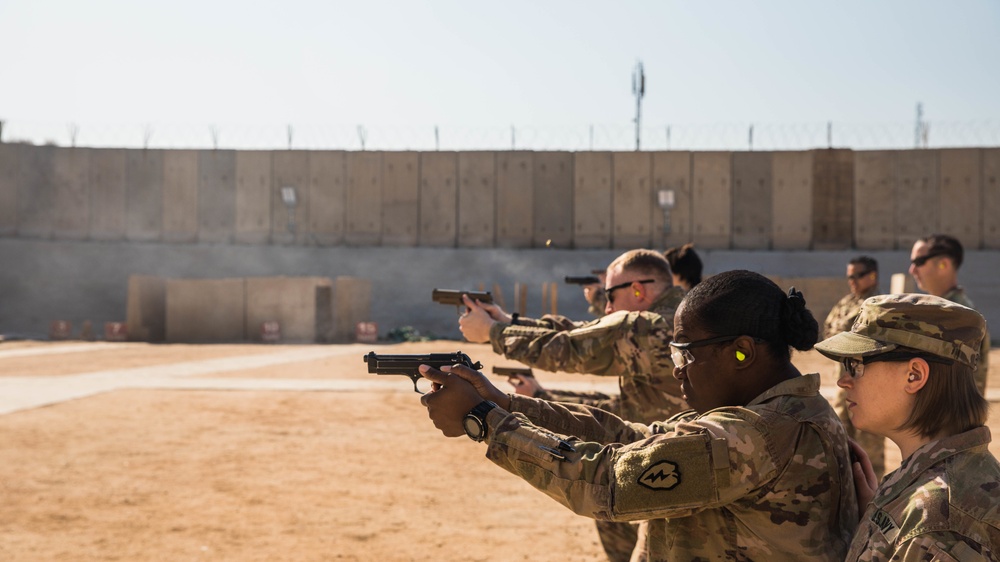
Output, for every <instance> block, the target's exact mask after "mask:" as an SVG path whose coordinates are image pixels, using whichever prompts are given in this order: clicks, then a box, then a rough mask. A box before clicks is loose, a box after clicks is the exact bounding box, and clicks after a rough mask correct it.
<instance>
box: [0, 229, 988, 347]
mask: <svg viewBox="0 0 1000 562" xmlns="http://www.w3.org/2000/svg"><path fill="white" fill-rule="evenodd" d="M620 253H621V250H618V249H602V250H567V249H559V248H548V249H546V248H537V249H481V248H423V247H416V248H385V247H374V248H373V247H362V248H350V247H345V246H341V247H333V248H331V247H320V246H307V247H289V246H279V245H272V244H264V245H241V244H237V245H223V244H198V243H195V244H167V243H135V242H129V241H111V242H102V243H97V244H95V243H91V242H86V241H68V240H40V239H27V238H24V239H15V238H0V263H2V264H4V267H0V296H2V298H0V334H4V335H6V336H8V337H16V336H19V335H20V336H26V337H38V338H43V339H44V338H45V337H47V334H48V328H49V325H50V324H51V322H52V321H53V320H68V321H70V322H72V324H73V325H74V326H80V325H81V324H82V323H83V322H84V321H85V320H89V321H91V322H92V323H93V324H94V325H95V326H100V325H103V323H104V322H106V321H119V322H120V321H123V320H126V317H127V310H126V307H127V304H128V300H129V298H130V297H132V295H133V292H132V291H130V286H129V278H130V276H132V275H137V274H138V275H145V276H151V277H155V278H161V279H163V278H167V279H192V278H194V279H208V278H213V279H232V278H248V277H265V276H288V277H300V276H301V277H327V278H330V279H335V278H337V277H352V278H356V279H360V280H369V281H370V293H366V292H362V289H357V292H356V291H355V289H354V288H348V290H346V291H344V290H340V291H339V292H338V296H337V298H340V299H345V300H347V301H352V299H358V300H359V301H364V299H369V298H370V316H368V317H367V318H362V319H363V320H370V321H374V322H377V323H378V326H379V333H380V334H382V335H383V336H384V335H385V334H387V333H388V332H389V331H390V330H392V329H394V328H398V327H401V326H413V327H415V328H417V329H418V330H420V331H421V332H422V333H424V334H433V335H436V336H439V337H448V338H454V339H459V340H460V339H461V333H460V332H459V331H458V317H457V315H456V310H455V308H454V307H450V306H441V305H439V304H435V303H433V302H431V298H430V292H431V289H433V288H435V287H438V288H479V287H484V288H486V289H491V290H492V289H493V287H494V286H496V287H499V288H500V289H501V291H502V293H503V295H504V297H506V301H505V304H506V305H507V309H508V310H510V309H512V308H513V306H514V299H513V294H514V293H513V288H514V286H515V284H516V283H517V284H521V285H523V286H525V287H527V314H528V315H529V316H536V317H537V316H539V315H541V314H544V313H547V312H550V309H546V310H543V309H542V306H541V294H542V291H541V287H542V285H543V284H548V283H553V282H555V283H558V286H559V289H560V290H559V291H558V297H557V299H556V300H557V306H558V312H559V313H560V314H564V315H566V316H568V317H570V318H573V319H576V320H587V319H589V318H590V315H589V314H588V313H587V306H586V303H585V302H584V300H583V296H582V294H581V292H580V290H579V288H578V287H572V286H567V285H564V284H563V283H562V280H563V277H564V276H566V275H580V274H586V273H587V272H588V271H589V270H590V269H591V268H594V267H602V266H604V265H607V264H608V263H610V262H611V260H613V259H614V258H615V257H616V256H618V255H619V254H620ZM860 253H861V252H860V251H858V250H845V251H818V250H800V251H759V250H749V251H736V250H699V255H700V256H701V258H702V260H703V262H704V264H705V274H706V275H710V274H714V273H718V272H720V271H725V270H729V269H749V270H752V271H757V272H759V273H762V274H766V275H772V276H777V277H780V278H783V279H788V280H789V281H787V283H788V284H794V285H795V286H796V287H797V288H799V289H800V290H802V291H803V293H804V294H805V295H806V300H807V303H808V305H809V308H810V309H811V310H813V312H814V313H815V315H816V316H817V318H818V319H821V318H823V317H825V315H826V313H827V312H828V311H829V309H828V305H829V304H830V301H831V300H835V298H839V297H840V296H842V295H843V294H844V293H846V292H847V283H846V281H845V280H844V271H845V268H846V264H847V262H848V260H850V259H851V258H853V257H855V256H856V255H858V254H860ZM866 253H870V254H871V255H872V257H874V258H875V259H877V260H878V262H879V271H880V272H881V278H882V281H881V289H882V290H883V291H888V290H889V278H890V276H891V275H892V274H893V273H903V272H905V271H906V269H907V267H908V265H909V248H906V249H900V250H894V251H873V252H866ZM997 271H1000V251H984V250H973V251H969V252H966V257H965V263H964V264H963V265H962V269H961V271H960V275H959V277H960V280H961V282H962V285H964V286H965V287H966V289H967V290H968V293H969V295H970V297H971V298H972V299H974V302H975V303H976V305H977V307H978V308H979V310H980V311H982V312H983V314H984V315H985V316H986V319H987V321H988V322H989V323H990V325H993V326H995V325H1000V284H998V283H996V272H997ZM907 277H908V276H907ZM800 278H802V279H815V278H827V279H828V280H829V283H831V285H832V288H831V289H829V290H827V289H823V288H822V286H821V287H820V289H817V288H815V287H810V285H808V281H799V279H800ZM782 286H783V288H785V289H787V288H788V287H786V286H784V285H782ZM339 288H340V286H339V285H338V286H337V289H339ZM154 289H155V288H149V290H150V291H153V290H154ZM142 290H146V289H145V288H141V289H140V291H142ZM234 291H235V292H237V293H239V294H242V291H240V290H239V288H238V287H237V288H236V289H234ZM141 294H144V293H141ZM141 294H140V296H141ZM495 294H496V293H495ZM352 295H353V296H352ZM369 295H370V296H369ZM226 297H227V295H222V296H220V297H219V298H220V299H222V298H226ZM330 300H331V298H330V297H329V296H328V297H327V302H330ZM199 302H200V303H201V306H203V307H206V309H210V310H215V309H218V308H225V307H226V306H228V305H226V304H225V302H223V301H221V300H220V301H218V302H216V301H215V300H213V299H212V298H207V299H204V300H201V301H199ZM348 305H350V302H348ZM240 310H241V309H240ZM203 313H204V311H198V310H191V311H190V314H191V315H192V316H190V318H192V319H193V320H198V318H201V317H203V316H204V314H203ZM161 314H165V313H161ZM359 316H361V315H360V314H359ZM143 318H144V320H142V321H141V323H140V324H139V325H140V326H143V325H153V324H155V318H156V314H155V313H152V312H151V313H147V314H146V315H145V316H143ZM147 319H148V320H147ZM128 321H129V323H130V324H132V323H134V322H135V321H134V320H132V316H131V314H128ZM341 321H343V317H342V316H341ZM331 323H332V322H331ZM328 324H329V323H328ZM164 325H165V324H164ZM243 326H244V325H243V323H240V335H241V336H242V331H243V329H244V328H243ZM341 326H347V327H348V328H349V327H350V322H349V321H348V322H345V323H344V324H342V325H341ZM227 329H232V330H234V331H235V328H233V327H232V326H230V327H229V328H227ZM342 329H343V328H342ZM132 331H133V328H132V325H130V326H129V332H130V333H131V332H132ZM997 332H1000V330H994V338H1000V333H997ZM232 335H233V337H234V338H235V337H236V336H235V334H232ZM450 351H454V350H450Z"/></svg>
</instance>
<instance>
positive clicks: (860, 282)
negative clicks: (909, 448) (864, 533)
mask: <svg viewBox="0 0 1000 562" xmlns="http://www.w3.org/2000/svg"><path fill="white" fill-rule="evenodd" d="M847 285H848V286H849V287H850V288H851V292H850V293H848V294H846V295H844V298H842V299H840V300H839V301H837V304H835V305H834V306H833V309H832V310H830V314H828V315H827V317H826V322H824V323H823V334H824V335H823V337H824V338H832V337H833V336H835V335H837V334H839V333H841V332H849V331H851V326H853V325H854V321H855V320H857V319H858V313H859V312H861V303H863V302H864V301H865V299H867V298H868V297H872V296H875V295H877V294H878V292H879V291H878V262H877V261H875V258H872V257H869V256H858V257H856V258H854V259H852V260H851V261H849V262H848V263H847ZM843 374H844V366H843V365H840V366H839V367H838V376H837V378H838V379H839V378H840V377H841V376H843ZM834 409H835V410H836V411H837V415H838V416H839V417H840V421H842V422H843V423H844V429H846V430H847V436H848V437H850V438H851V439H854V440H855V441H857V442H858V444H860V445H861V446H862V447H863V448H864V449H865V451H866V452H867V453H868V457H869V458H870V459H871V462H872V467H873V469H874V471H875V476H876V477H877V478H879V479H881V478H882V475H883V474H885V437H882V436H881V435H872V434H871V433H868V432H865V431H859V430H858V429H857V428H855V427H854V424H853V423H851V416H850V414H849V413H848V408H847V402H846V400H845V399H844V389H843V388H841V389H840V391H838V392H837V398H836V400H835V401H834Z"/></svg>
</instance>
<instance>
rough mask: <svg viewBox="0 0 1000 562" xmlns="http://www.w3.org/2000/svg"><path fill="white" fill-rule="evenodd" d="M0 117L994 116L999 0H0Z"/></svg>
mask: <svg viewBox="0 0 1000 562" xmlns="http://www.w3.org/2000/svg"><path fill="white" fill-rule="evenodd" d="M0 53H2V55H0V119H4V120H6V121H7V123H8V131H10V130H12V129H13V128H14V127H15V126H16V125H17V124H18V123H26V122H33V123H56V124H60V126H64V125H63V124H65V123H70V122H75V123H81V124H82V125H81V127H83V128H84V129H85V128H86V127H87V126H89V125H88V124H100V125H109V126H111V125H113V126H119V125H120V126H132V125H136V124H142V123H155V124H160V125H161V126H162V125H163V124H190V125H203V124H209V123H230V124H242V125H251V126H256V125H258V124H260V125H264V124H266V125H272V126H273V125H282V126H283V125H284V124H288V123H294V124H297V125H299V126H304V125H307V124H331V125H345V126H346V125H350V126H351V127H354V126H356V125H358V124H364V125H366V126H369V127H373V128H378V127H388V128H401V127H427V126H433V125H441V126H442V127H448V126H464V127H503V128H509V127H510V126H512V125H514V126H517V127H539V128H558V127H567V126H570V127H578V126H587V125H591V124H594V125H599V126H600V125H608V126H617V125H622V126H628V125H629V124H630V123H631V120H632V119H633V117H634V115H635V101H634V98H633V95H632V90H631V74H632V71H633V68H634V66H635V64H636V61H637V60H639V59H641V60H642V62H643V64H644V65H645V72H646V97H645V99H644V102H643V121H644V124H646V125H649V126H665V125H668V124H675V125H676V124H715V123H751V122H757V123H825V122H827V121H834V122H837V123H843V122H847V123H887V122H891V123H912V122H913V121H914V118H915V117H914V116H915V106H916V104H917V102H922V103H923V106H924V113H925V118H926V119H927V120H929V121H931V122H935V121H977V122H978V121H990V120H992V121H994V122H996V121H997V120H1000V1H998V0H976V1H973V0H969V1H965V0H955V1H940V0H937V1H927V0H905V1H903V0H886V1H879V0H846V1H845V0H841V1H838V2H817V1H812V0H789V1H784V0H783V1H760V2H745V1H741V2H728V1H727V2H722V1H720V2H714V1H694V0H689V1H683V2H682V1H667V0H658V1H648V2H622V1H619V2H592V1H580V0H576V1H547V0H533V1H530V2H529V1H521V0H505V1H503V2H483V1H476V0H463V1H416V0H406V1H402V0H400V1H397V2H386V1H373V0H355V1H353V2H339V1H322V2H320V1H304V0H282V1H281V2H259V1H258V2H254V1H248V0H242V1H240V2H235V1H228V0H226V1H213V0H197V1H194V0H173V1H171V2H157V1H152V0H145V1H144V0H122V1H113V0H91V1H86V2H84V1H79V0H0Z"/></svg>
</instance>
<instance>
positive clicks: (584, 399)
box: [535, 388, 621, 415]
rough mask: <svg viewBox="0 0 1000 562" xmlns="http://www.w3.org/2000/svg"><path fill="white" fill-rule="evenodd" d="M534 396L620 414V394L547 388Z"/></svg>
mask: <svg viewBox="0 0 1000 562" xmlns="http://www.w3.org/2000/svg"><path fill="white" fill-rule="evenodd" d="M535 398H541V399H542V400H550V401H554V402H570V403H573V404H586V405H588V406H593V407H595V408H600V409H602V410H605V411H608V412H611V413H613V414H619V415H620V414H621V410H620V408H621V403H620V401H621V396H619V395H615V396H611V395H609V394H604V393H603V392H597V391H596V390H595V391H572V390H559V389H549V388H547V389H545V390H542V391H540V392H539V393H538V394H537V395H535Z"/></svg>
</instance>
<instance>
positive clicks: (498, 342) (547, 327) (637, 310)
mask: <svg viewBox="0 0 1000 562" xmlns="http://www.w3.org/2000/svg"><path fill="white" fill-rule="evenodd" d="M605 283H606V289H605V295H606V296H607V300H608V304H607V306H606V307H605V312H606V316H604V317H602V318H600V319H598V320H594V321H591V322H585V323H584V322H573V321H572V320H569V319H568V318H565V317H562V316H551V315H548V316H545V317H544V318H542V319H540V320H536V319H529V318H519V317H517V316H514V315H509V314H507V313H506V312H504V311H503V310H502V309H501V308H500V307H498V306H496V305H490V304H482V303H479V302H476V301H473V300H471V299H466V300H465V305H466V307H467V309H468V311H467V312H466V314H464V315H463V316H462V318H460V319H459V326H460V328H461V330H462V333H463V334H464V335H465V338H466V339H468V340H469V341H471V342H476V343H481V342H487V341H489V342H491V343H492V344H493V351H495V352H496V353H499V354H501V355H504V356H505V357H507V358H508V359H514V360H517V361H520V362H522V363H525V364H528V365H531V366H533V367H537V368H540V369H544V370H546V371H563V372H570V373H581V374H592V375H602V376H616V377H618V386H619V389H620V394H619V396H618V397H611V396H607V395H604V394H600V393H592V394H585V393H572V392H566V391H546V390H544V389H542V388H541V387H540V386H539V387H535V386H531V385H536V384H537V383H536V381H534V380H532V379H522V382H523V383H524V386H521V387H516V388H518V394H527V395H534V396H538V397H542V398H547V399H552V400H558V401H565V402H575V403H586V404H588V405H592V406H595V407H598V408H601V409H604V410H606V411H610V412H612V413H614V414H616V415H618V416H620V417H621V418H623V419H627V420H630V421H635V422H641V423H645V424H648V423H652V422H654V421H662V420H664V419H666V418H668V417H670V416H672V415H674V414H676V413H678V412H681V411H683V410H686V409H687V403H686V402H685V401H684V399H683V397H682V395H681V389H680V383H679V381H678V380H677V379H675V378H674V376H673V370H674V364H673V361H672V360H671V359H670V348H669V345H668V344H669V343H670V340H671V338H672V337H673V317H674V311H675V310H676V309H677V305H678V304H680V301H681V299H682V298H683V292H682V291H681V289H680V288H679V287H673V286H672V282H671V278H670V266H669V265H668V264H667V260H666V259H665V258H664V257H663V256H662V255H660V254H659V253H658V252H655V251H653V250H630V251H628V252H625V253H624V254H622V255H620V256H618V257H617V258H615V260H614V261H613V262H611V264H610V265H608V269H607V275H606V280H605ZM597 528H598V534H599V535H600V537H601V543H602V545H603V546H604V550H605V552H606V553H607V555H608V558H609V559H610V560H612V561H617V560H628V559H629V557H630V556H631V553H632V550H633V549H634V547H635V544H636V539H637V533H636V528H635V525H631V524H629V523H625V522H617V523H616V522H609V521H600V520H599V521H597Z"/></svg>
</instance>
